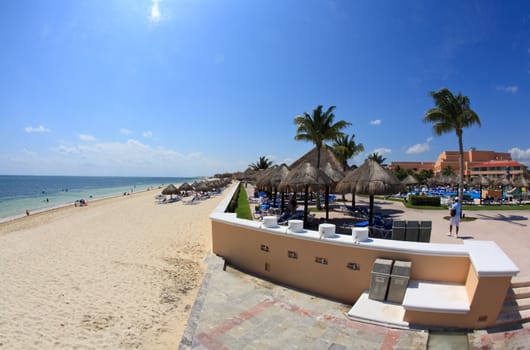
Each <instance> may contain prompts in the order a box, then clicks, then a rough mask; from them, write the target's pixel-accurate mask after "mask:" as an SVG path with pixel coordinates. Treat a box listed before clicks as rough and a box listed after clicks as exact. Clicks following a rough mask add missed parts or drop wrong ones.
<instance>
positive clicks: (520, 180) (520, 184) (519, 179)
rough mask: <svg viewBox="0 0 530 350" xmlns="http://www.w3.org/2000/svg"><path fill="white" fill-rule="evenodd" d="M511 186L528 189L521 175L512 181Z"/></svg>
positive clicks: (526, 182)
mask: <svg viewBox="0 0 530 350" xmlns="http://www.w3.org/2000/svg"><path fill="white" fill-rule="evenodd" d="M513 184H514V186H517V187H528V181H527V180H526V179H525V178H524V177H523V175H520V176H519V177H517V178H515V179H514V180H513Z"/></svg>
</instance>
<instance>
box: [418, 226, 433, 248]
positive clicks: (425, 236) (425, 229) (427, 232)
mask: <svg viewBox="0 0 530 350" xmlns="http://www.w3.org/2000/svg"><path fill="white" fill-rule="evenodd" d="M431 230H432V221H420V233H419V235H418V242H426V243H429V242H430V241H431Z"/></svg>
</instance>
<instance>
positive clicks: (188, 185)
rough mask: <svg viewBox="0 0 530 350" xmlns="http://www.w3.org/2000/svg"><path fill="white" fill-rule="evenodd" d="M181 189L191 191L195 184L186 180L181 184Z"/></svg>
mask: <svg viewBox="0 0 530 350" xmlns="http://www.w3.org/2000/svg"><path fill="white" fill-rule="evenodd" d="M179 190H180V191H191V190H193V186H192V185H190V184H189V183H187V182H184V183H183V184H182V185H180V187H179Z"/></svg>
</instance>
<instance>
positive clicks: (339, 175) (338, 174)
mask: <svg viewBox="0 0 530 350" xmlns="http://www.w3.org/2000/svg"><path fill="white" fill-rule="evenodd" d="M324 172H325V173H326V175H327V176H329V177H330V178H331V179H332V180H333V182H335V183H337V182H339V181H340V180H342V179H343V178H344V172H342V171H340V170H338V169H336V168H333V166H331V164H330V163H326V165H325V166H324Z"/></svg>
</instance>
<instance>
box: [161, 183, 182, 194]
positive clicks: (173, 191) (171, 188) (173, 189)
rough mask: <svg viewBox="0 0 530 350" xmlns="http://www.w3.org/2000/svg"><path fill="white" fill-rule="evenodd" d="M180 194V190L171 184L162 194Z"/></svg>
mask: <svg viewBox="0 0 530 350" xmlns="http://www.w3.org/2000/svg"><path fill="white" fill-rule="evenodd" d="M177 193H179V190H178V189H177V188H176V187H175V185H173V184H170V185H168V186H167V187H166V188H164V189H163V190H162V194H170V195H172V194H177Z"/></svg>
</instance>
